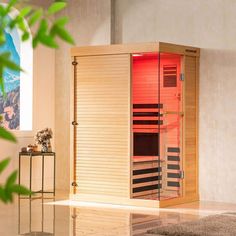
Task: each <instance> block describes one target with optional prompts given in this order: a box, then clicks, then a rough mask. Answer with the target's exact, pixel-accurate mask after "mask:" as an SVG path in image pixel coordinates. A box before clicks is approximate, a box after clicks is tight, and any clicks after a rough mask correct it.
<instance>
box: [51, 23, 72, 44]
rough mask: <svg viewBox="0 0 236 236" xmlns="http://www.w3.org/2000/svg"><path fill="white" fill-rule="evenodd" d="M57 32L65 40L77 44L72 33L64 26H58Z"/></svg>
mask: <svg viewBox="0 0 236 236" xmlns="http://www.w3.org/2000/svg"><path fill="white" fill-rule="evenodd" d="M55 32H56V34H57V35H58V36H59V37H60V38H61V39H63V40H64V41H66V42H68V43H70V44H75V42H74V39H73V38H72V37H71V35H70V34H69V33H68V32H67V31H66V30H65V29H64V28H62V27H56V29H55Z"/></svg>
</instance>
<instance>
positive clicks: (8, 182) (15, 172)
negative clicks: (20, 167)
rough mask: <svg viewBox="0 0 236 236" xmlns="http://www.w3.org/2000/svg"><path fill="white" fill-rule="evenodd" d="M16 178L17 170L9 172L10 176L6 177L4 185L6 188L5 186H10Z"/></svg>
mask: <svg viewBox="0 0 236 236" xmlns="http://www.w3.org/2000/svg"><path fill="white" fill-rule="evenodd" d="M16 179H17V170H15V171H13V172H12V173H11V174H10V176H9V177H8V178H7V182H6V185H5V187H6V188H7V187H9V186H12V185H13V184H15V182H16Z"/></svg>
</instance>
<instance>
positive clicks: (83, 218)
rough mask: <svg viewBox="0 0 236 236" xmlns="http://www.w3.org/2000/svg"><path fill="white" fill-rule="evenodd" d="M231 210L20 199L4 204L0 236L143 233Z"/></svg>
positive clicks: (204, 205)
mask: <svg viewBox="0 0 236 236" xmlns="http://www.w3.org/2000/svg"><path fill="white" fill-rule="evenodd" d="M229 211H231V212H232V211H236V205H233V204H223V203H211V202H201V203H198V202H195V203H191V204H184V205H178V206H175V207H171V208H165V209H147V208H146V209H145V208H129V207H117V206H114V207H111V206H107V205H100V204H88V203H78V202H73V201H68V200H62V199H56V200H54V199H40V198H33V199H32V200H29V199H20V200H18V199H16V201H15V202H14V204H10V205H3V204H0V235H1V236H15V235H41V236H44V235H45V236H46V235H56V236H115V235H116V236H142V235H145V233H146V231H147V230H148V229H152V228H154V227H158V226H160V225H167V224H176V223H179V222H184V221H191V220H194V219H198V218H200V217H203V216H206V215H211V214H217V213H222V212H229ZM36 232H37V233H36ZM39 232H41V233H39Z"/></svg>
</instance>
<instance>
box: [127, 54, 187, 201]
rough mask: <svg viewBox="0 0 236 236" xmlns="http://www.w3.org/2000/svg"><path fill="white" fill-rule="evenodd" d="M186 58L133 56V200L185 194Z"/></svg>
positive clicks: (161, 55) (155, 55)
mask: <svg viewBox="0 0 236 236" xmlns="http://www.w3.org/2000/svg"><path fill="white" fill-rule="evenodd" d="M180 76H181V56H180V55H178V54H170V53H160V54H158V53H139V54H132V106H133V112H132V114H133V117H132V118H133V119H132V120H133V125H132V136H133V142H132V143H133V154H132V157H131V159H132V170H133V172H132V174H133V176H132V197H133V198H143V199H155V200H160V199H170V198H175V197H179V196H181V194H182V188H181V173H182V167H181V165H182V160H181V157H182V155H181V145H182V140H181V139H182V126H183V125H182V121H183V119H182V114H183V112H182V81H181V80H180Z"/></svg>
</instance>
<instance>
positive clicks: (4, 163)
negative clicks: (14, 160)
mask: <svg viewBox="0 0 236 236" xmlns="http://www.w3.org/2000/svg"><path fill="white" fill-rule="evenodd" d="M9 163H10V158H6V159H4V160H2V161H1V162H0V173H2V172H3V171H4V170H5V169H6V168H7V166H8V165H9Z"/></svg>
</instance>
